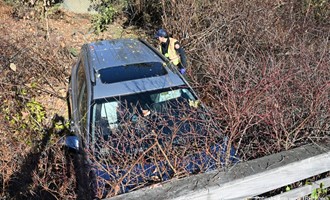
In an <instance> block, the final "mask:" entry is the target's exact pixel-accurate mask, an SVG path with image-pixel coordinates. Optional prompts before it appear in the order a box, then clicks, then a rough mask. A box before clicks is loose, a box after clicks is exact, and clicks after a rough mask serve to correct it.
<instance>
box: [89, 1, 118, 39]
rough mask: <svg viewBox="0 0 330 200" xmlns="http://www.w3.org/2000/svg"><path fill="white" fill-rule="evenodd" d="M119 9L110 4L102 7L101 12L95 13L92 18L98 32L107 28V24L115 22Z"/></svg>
mask: <svg viewBox="0 0 330 200" xmlns="http://www.w3.org/2000/svg"><path fill="white" fill-rule="evenodd" d="M116 14H117V10H116V9H115V8H114V7H113V6H112V5H110V4H108V5H106V6H104V7H100V8H99V14H95V15H94V16H93V19H92V23H93V29H94V31H95V33H96V34H99V33H101V32H103V31H104V30H106V25H108V24H109V23H111V22H113V20H114V17H115V15H116Z"/></svg>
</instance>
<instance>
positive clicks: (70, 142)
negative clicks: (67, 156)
mask: <svg viewBox="0 0 330 200" xmlns="http://www.w3.org/2000/svg"><path fill="white" fill-rule="evenodd" d="M64 146H65V147H67V148H68V149H69V150H73V151H76V152H78V151H79V138H78V137H77V136H75V135H71V136H66V138H65V143H64Z"/></svg>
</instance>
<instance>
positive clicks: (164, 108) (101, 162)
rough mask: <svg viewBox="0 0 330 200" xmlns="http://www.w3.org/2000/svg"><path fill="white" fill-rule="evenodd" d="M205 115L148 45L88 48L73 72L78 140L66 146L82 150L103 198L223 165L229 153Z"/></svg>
mask: <svg viewBox="0 0 330 200" xmlns="http://www.w3.org/2000/svg"><path fill="white" fill-rule="evenodd" d="M205 113H206V111H205V108H204V107H203V106H202V105H201V103H200V101H199V100H198V98H197V96H196V94H195V92H194V91H193V90H192V88H191V87H190V86H189V84H188V83H187V81H186V80H185V79H184V77H183V76H182V75H181V74H180V73H179V72H178V70H177V68H176V67H175V66H174V65H172V64H171V63H170V62H169V61H168V60H167V59H166V58H165V57H163V56H162V55H161V54H160V53H159V52H158V51H157V50H155V49H154V48H153V47H152V46H151V45H150V44H148V43H147V42H146V41H144V40H141V39H116V40H104V41H99V42H95V43H90V44H85V45H83V47H82V49H81V53H80V56H79V58H78V62H77V63H76V64H75V65H74V67H73V69H72V75H71V81H70V87H69V115H70V118H71V130H72V132H73V133H74V134H75V135H74V136H68V137H67V139H66V145H67V146H68V147H69V148H71V149H76V150H78V151H80V152H83V154H84V156H83V157H84V159H85V160H86V162H85V163H88V166H89V169H88V171H89V173H88V174H89V177H90V179H93V180H90V181H91V182H93V183H95V184H93V189H95V192H97V190H98V191H99V192H100V191H101V192H102V194H101V195H99V196H104V195H106V194H110V193H111V194H112V195H114V194H119V193H123V192H127V191H130V190H134V189H138V188H141V187H143V186H146V185H150V184H153V183H156V182H161V181H165V180H168V179H170V178H171V177H173V176H176V177H181V176H184V175H185V174H191V173H198V172H201V171H207V170H212V169H215V168H216V167H217V166H219V165H221V163H223V162H224V156H225V152H226V149H227V147H226V145H225V142H224V141H223V137H222V136H221V133H220V131H219V130H217V128H216V127H212V126H211V125H209V124H208V125H205V124H207V123H206V122H207V121H209V118H208V117H207V116H205ZM234 153H235V152H234V149H233V148H231V150H230V156H228V158H229V157H230V160H234V158H233V157H232V156H233V155H234ZM100 188H101V189H100Z"/></svg>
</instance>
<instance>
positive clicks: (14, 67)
mask: <svg viewBox="0 0 330 200" xmlns="http://www.w3.org/2000/svg"><path fill="white" fill-rule="evenodd" d="M9 67H10V69H11V70H13V71H14V72H16V68H17V67H16V65H15V64H14V63H10V65H9Z"/></svg>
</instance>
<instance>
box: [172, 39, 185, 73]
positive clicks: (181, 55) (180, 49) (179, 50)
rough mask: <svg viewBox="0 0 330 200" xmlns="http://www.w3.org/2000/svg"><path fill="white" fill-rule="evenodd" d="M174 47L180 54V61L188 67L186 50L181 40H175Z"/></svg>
mask: <svg viewBox="0 0 330 200" xmlns="http://www.w3.org/2000/svg"><path fill="white" fill-rule="evenodd" d="M174 48H175V50H176V52H177V53H178V54H179V55H180V62H181V64H182V66H183V67H184V68H187V59H186V52H185V51H184V49H183V48H182V46H181V45H180V43H179V42H175V44H174Z"/></svg>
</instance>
